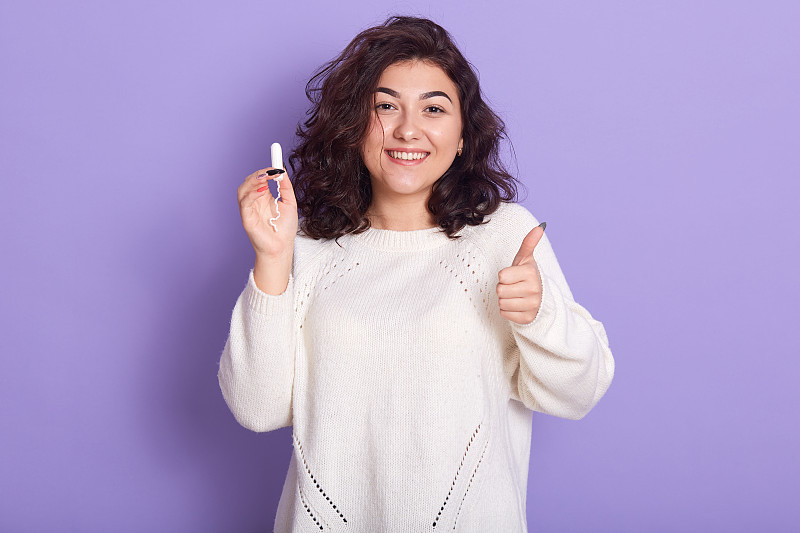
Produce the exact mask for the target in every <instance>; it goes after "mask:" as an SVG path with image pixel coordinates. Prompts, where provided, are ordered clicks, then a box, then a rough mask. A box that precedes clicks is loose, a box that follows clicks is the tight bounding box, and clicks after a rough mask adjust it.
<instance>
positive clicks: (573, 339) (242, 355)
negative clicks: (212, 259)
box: [219, 17, 614, 532]
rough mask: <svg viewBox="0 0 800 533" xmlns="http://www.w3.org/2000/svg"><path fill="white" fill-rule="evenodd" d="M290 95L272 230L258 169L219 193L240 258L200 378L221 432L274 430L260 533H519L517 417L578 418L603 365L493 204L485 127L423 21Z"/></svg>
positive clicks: (545, 265) (392, 22)
mask: <svg viewBox="0 0 800 533" xmlns="http://www.w3.org/2000/svg"><path fill="white" fill-rule="evenodd" d="M307 94H308V95H309V98H310V99H311V101H312V104H313V107H312V112H311V114H310V118H309V119H308V120H307V121H306V122H305V123H304V125H303V126H301V127H299V128H298V136H299V138H300V143H299V146H298V147H297V149H296V150H295V151H294V152H293V154H292V157H291V158H290V162H291V165H290V167H291V168H292V170H293V176H292V177H291V181H290V178H289V176H286V177H285V179H283V180H281V181H280V182H279V188H280V194H281V197H282V201H281V203H280V217H279V218H278V219H277V221H276V222H275V224H276V227H277V231H275V230H274V229H273V227H272V226H271V225H270V224H269V222H268V221H269V219H270V218H273V217H275V216H276V212H275V202H274V199H273V198H272V196H271V194H270V192H269V188H268V187H267V186H266V183H267V181H266V180H267V179H270V178H271V176H270V175H268V174H267V171H269V170H273V169H271V168H266V169H261V170H258V171H256V172H254V173H253V174H251V175H250V176H248V177H247V178H246V179H245V180H244V182H243V183H242V185H241V186H240V187H239V190H238V198H239V206H240V211H241V215H242V224H243V226H244V229H245V231H246V232H247V234H248V236H249V238H250V241H251V243H252V245H253V248H254V250H255V252H256V259H255V267H254V268H253V269H252V270H251V271H250V275H249V279H248V281H247V284H246V287H245V288H244V290H243V292H242V294H241V296H240V297H239V299H238V301H237V302H236V306H235V308H234V310H233V316H232V319H231V326H230V335H229V337H228V340H227V342H226V344H225V348H224V351H223V354H222V359H221V361H220V369H219V381H220V386H221V388H222V392H223V395H224V397H225V400H226V402H227V403H228V406H229V407H230V409H231V411H232V412H233V414H234V416H235V417H236V419H237V420H238V421H239V422H240V423H241V424H242V425H243V426H245V427H247V428H249V429H251V430H253V431H271V430H273V429H277V428H281V427H284V426H292V428H293V429H292V436H293V441H294V453H293V455H292V458H291V462H290V464H289V470H288V474H287V476H286V481H285V484H284V487H283V493H282V495H281V499H280V503H279V506H278V513H277V516H276V519H275V530H276V531H279V532H284V531H354V532H355V531H358V532H362V531H363V532H385V531H402V532H419V531H430V532H434V531H445V530H446V531H452V530H454V529H455V530H457V531H484V532H485V531H502V532H514V531H526V530H527V526H526V515H525V497H526V489H527V474H528V462H529V457H530V438H531V418H532V411H539V412H542V413H547V414H550V415H554V416H558V417H563V418H569V419H575V420H577V419H580V418H582V417H583V416H585V415H586V414H587V413H588V412H589V411H590V410H591V409H592V407H593V406H594V405H595V404H596V403H597V402H598V400H599V399H600V398H601V397H602V396H603V394H604V393H605V391H606V389H607V388H608V386H609V384H610V383H611V380H612V377H613V374H614V360H613V358H612V354H611V351H610V350H609V347H608V338H607V337H606V333H605V330H604V328H603V325H602V324H601V323H600V322H598V321H597V320H595V319H594V318H592V316H591V315H590V314H589V312H588V311H587V310H586V309H585V308H583V307H581V306H580V305H579V304H577V303H576V302H575V300H574V299H573V296H572V293H571V292H570V289H569V286H568V285H567V282H566V280H565V279H564V275H563V274H562V271H561V268H560V267H559V264H558V261H557V260H556V257H555V255H554V254H553V249H552V247H551V245H550V243H549V241H548V239H547V237H546V236H545V235H544V224H541V225H539V221H538V220H536V218H534V216H533V215H532V214H531V213H530V212H529V211H528V210H527V209H526V208H525V207H523V206H521V205H519V204H517V203H514V200H515V197H516V192H517V189H516V183H515V180H514V178H513V177H512V176H510V175H509V174H508V172H506V170H505V169H504V167H503V165H502V163H501V161H500V159H499V157H498V147H499V142H500V140H501V139H502V138H503V137H504V135H505V130H504V125H503V122H502V121H501V120H500V119H499V117H497V116H496V115H495V114H494V113H493V112H492V111H491V109H489V107H488V106H487V105H486V103H485V102H484V101H483V99H482V97H481V91H480V87H479V84H478V79H477V76H476V75H475V73H474V71H473V70H472V68H471V66H470V64H469V63H468V62H467V60H466V59H465V58H464V57H463V56H462V54H461V53H460V52H459V51H458V49H457V48H456V46H455V45H454V44H453V41H452V40H451V38H450V36H449V35H448V33H447V32H446V31H445V30H444V29H443V28H441V27H440V26H438V25H437V24H435V23H433V22H431V21H429V20H426V19H419V18H412V17H392V18H390V19H389V20H387V21H386V22H385V23H384V24H382V25H380V26H377V27H374V28H370V29H368V30H365V31H364V32H362V33H361V34H359V35H358V36H357V37H356V38H355V39H354V40H353V42H351V43H350V44H349V45H348V46H347V48H345V50H344V51H343V52H342V54H341V55H340V56H339V57H338V58H336V59H335V60H333V61H331V62H330V63H328V64H327V65H326V66H325V67H324V68H323V69H321V70H320V71H319V72H318V73H317V74H316V75H315V76H314V77H313V78H312V79H311V81H310V82H309V85H308V87H307ZM295 192H296V193H297V194H296V195H295ZM298 214H299V215H300V216H301V218H299V217H298Z"/></svg>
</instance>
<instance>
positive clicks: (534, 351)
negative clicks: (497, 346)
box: [500, 206, 614, 420]
mask: <svg viewBox="0 0 800 533" xmlns="http://www.w3.org/2000/svg"><path fill="white" fill-rule="evenodd" d="M516 207H517V209H515V214H516V217H515V218H516V220H515V221H513V223H512V224H511V225H510V226H507V227H506V230H507V231H506V232H503V234H504V235H507V236H508V240H506V239H505V238H501V239H500V241H501V242H502V243H503V245H504V247H503V252H502V253H501V254H500V255H501V256H502V258H503V259H502V260H503V261H505V263H503V264H511V262H510V259H509V257H513V254H514V252H515V250H516V249H517V248H518V247H519V243H520V242H521V241H522V239H523V238H524V237H525V235H526V234H527V232H529V231H530V230H531V229H532V228H534V227H536V226H537V225H538V224H539V221H538V220H536V218H535V217H533V215H532V214H530V212H528V210H527V209H525V208H524V207H522V206H516ZM533 256H534V261H535V262H536V264H537V267H538V272H539V277H540V281H541V287H542V294H541V298H542V301H541V305H540V307H539V311H538V313H537V315H536V317H535V318H534V319H533V321H532V322H530V323H529V324H517V323H515V322H512V321H510V320H506V322H507V324H509V326H510V330H511V337H512V339H510V342H509V354H508V356H509V357H511V358H512V359H516V360H518V361H519V364H518V367H517V369H516V371H515V372H514V374H513V376H512V384H511V391H512V396H513V397H515V399H519V400H520V401H521V402H523V403H524V404H525V406H527V407H528V408H529V409H532V410H534V411H538V412H542V413H546V414H550V415H553V416H558V417H561V418H568V419H571V420H578V419H581V418H583V417H584V416H586V414H587V413H588V412H589V411H590V410H591V409H592V408H593V407H594V406H595V405H596V404H597V402H598V401H599V400H600V398H602V396H603V395H604V394H605V392H606V390H607V389H608V387H609V385H610V384H611V381H612V379H613V377H614V358H613V356H612V354H611V350H610V349H609V345H608V336H607V335H606V331H605V328H604V327H603V324H602V323H600V322H598V321H597V320H595V319H594V318H593V317H592V316H591V314H590V313H589V312H588V311H587V310H586V309H585V308H584V307H582V306H581V305H579V304H578V303H576V302H575V300H574V298H573V296H572V292H571V291H570V289H569V286H568V285H567V281H566V279H565V278H564V274H563V273H562V271H561V267H560V266H559V264H558V260H557V259H556V256H555V254H554V252H553V248H552V246H551V245H550V241H549V239H548V237H547V235H546V234H545V235H543V236H542V239H541V240H540V241H539V243H538V245H537V246H536V248H535V249H534V252H533Z"/></svg>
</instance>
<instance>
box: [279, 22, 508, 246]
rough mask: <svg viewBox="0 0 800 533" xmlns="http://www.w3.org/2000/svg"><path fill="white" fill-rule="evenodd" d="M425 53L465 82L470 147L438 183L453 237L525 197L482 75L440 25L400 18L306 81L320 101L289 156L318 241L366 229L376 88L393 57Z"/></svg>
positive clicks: (435, 195)
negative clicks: (502, 150) (366, 155)
mask: <svg viewBox="0 0 800 533" xmlns="http://www.w3.org/2000/svg"><path fill="white" fill-rule="evenodd" d="M409 60H422V61H425V62H428V63H430V64H434V65H436V66H438V67H440V68H441V69H442V70H443V71H444V72H445V73H446V74H447V75H448V76H449V77H450V79H451V80H453V82H454V83H455V85H456V86H457V87H458V93H459V98H460V100H461V117H462V123H463V132H462V136H463V139H464V150H463V154H462V155H461V156H458V157H456V158H455V160H454V161H453V164H452V165H451V166H450V168H449V169H448V170H447V171H446V172H445V173H444V174H443V175H442V176H441V177H440V178H439V179H438V180H437V181H436V182H435V183H434V184H433V188H432V193H431V196H430V198H429V199H428V210H429V211H430V212H431V214H432V215H433V217H434V220H435V221H436V224H437V225H438V226H440V227H441V228H442V229H443V230H444V231H445V232H446V233H447V236H448V237H450V238H457V237H458V236H457V235H455V234H456V233H457V232H458V231H460V230H461V229H462V228H463V227H464V226H465V225H467V224H469V225H473V226H474V225H478V224H481V223H482V222H483V220H484V217H485V216H486V215H489V214H491V213H493V212H494V211H495V210H496V209H497V207H498V206H499V204H500V202H501V201H515V200H516V198H517V184H518V182H517V180H516V179H515V178H514V177H513V176H511V175H510V174H509V173H508V172H507V171H506V169H505V167H504V166H503V162H502V161H501V159H500V154H499V147H500V141H501V139H506V140H507V136H506V130H505V124H504V123H503V121H502V120H501V119H500V117H499V116H497V114H495V113H494V112H493V111H492V110H491V109H490V108H489V106H488V105H487V104H486V102H484V100H483V97H482V94H481V90H480V85H479V83H478V76H477V75H476V73H475V71H474V69H473V68H472V65H471V64H470V63H469V62H468V61H467V60H466V59H465V58H464V56H463V55H462V54H461V52H460V51H459V50H458V48H457V47H456V45H455V44H454V42H453V39H452V38H451V37H450V34H449V33H448V32H447V31H446V30H445V29H444V28H442V27H441V26H439V25H438V24H436V23H434V22H432V21H430V20H428V19H424V18H416V17H405V16H392V17H389V18H388V19H387V20H386V21H385V22H384V23H383V24H381V25H379V26H375V27H372V28H369V29H366V30H364V31H362V32H361V33H359V34H358V35H357V36H356V37H355V39H353V41H352V42H351V43H350V44H349V45H347V47H346V48H345V49H344V50H343V51H342V53H341V54H340V55H339V56H338V57H337V58H335V59H333V60H332V61H330V62H328V63H326V64H325V65H323V66H322V67H321V68H320V69H319V70H318V71H317V72H316V73H315V74H314V75H313V76H312V78H311V79H310V80H309V82H308V84H307V85H306V96H307V97H308V99H309V100H310V101H311V103H312V107H311V109H310V110H309V111H308V112H307V115H309V118H308V120H306V121H305V122H304V123H303V124H302V125H300V124H298V127H297V135H298V137H299V138H300V141H301V142H300V144H299V146H298V147H297V148H296V149H295V150H294V151H293V152H292V154H291V156H290V157H289V164H290V166H291V168H292V172H293V177H292V184H293V186H294V190H295V195H296V197H297V206H298V212H299V214H300V217H301V220H300V227H301V229H302V231H303V232H304V233H305V234H306V235H308V236H310V237H312V238H314V239H320V238H325V239H332V238H337V237H340V236H342V235H344V234H347V233H361V232H363V231H366V230H367V229H368V228H369V227H370V222H369V219H368V218H367V216H366V215H365V213H366V211H367V209H368V208H369V206H370V204H371V202H372V183H371V181H370V175H369V171H368V170H367V167H366V165H364V162H363V160H362V158H361V146H362V144H363V142H364V139H365V138H366V135H367V133H368V128H369V125H370V120H371V118H372V116H371V115H372V113H376V110H375V109H374V105H373V103H374V92H375V90H376V89H377V84H378V80H379V79H380V76H381V74H382V73H383V71H384V70H385V69H386V68H387V67H388V66H390V65H392V64H394V63H397V62H401V61H409Z"/></svg>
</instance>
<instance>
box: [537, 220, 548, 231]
mask: <svg viewBox="0 0 800 533" xmlns="http://www.w3.org/2000/svg"><path fill="white" fill-rule="evenodd" d="M539 227H540V228H542V231H544V230H546V229H547V222H542V223H541V224H539Z"/></svg>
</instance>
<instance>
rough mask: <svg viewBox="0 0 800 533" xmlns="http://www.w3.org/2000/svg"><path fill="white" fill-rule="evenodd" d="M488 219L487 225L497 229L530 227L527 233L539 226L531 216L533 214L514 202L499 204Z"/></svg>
mask: <svg viewBox="0 0 800 533" xmlns="http://www.w3.org/2000/svg"><path fill="white" fill-rule="evenodd" d="M489 217H490V221H489V224H492V225H493V226H494V227H495V228H497V229H499V228H514V227H519V226H524V227H527V226H530V228H528V231H530V230H531V229H533V228H534V227H536V226H538V225H539V221H538V220H537V219H536V217H535V216H533V213H531V212H530V211H529V210H528V208H527V207H525V206H524V205H522V204H518V203H516V202H500V205H499V206H498V207H497V209H496V210H495V212H494V213H492V214H491V215H489ZM520 230H521V228H520ZM526 233H527V232H526Z"/></svg>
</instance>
